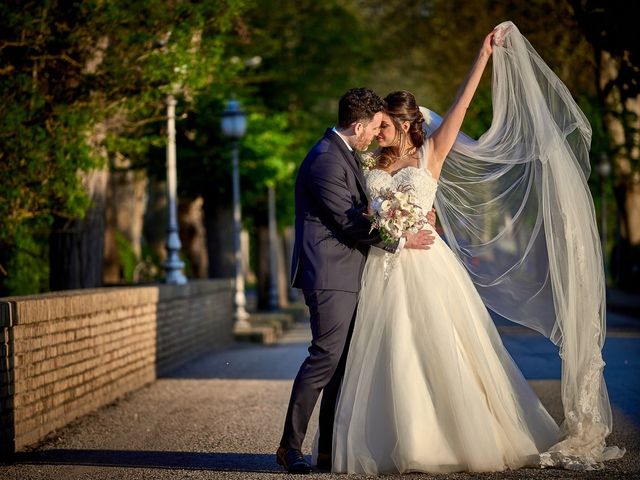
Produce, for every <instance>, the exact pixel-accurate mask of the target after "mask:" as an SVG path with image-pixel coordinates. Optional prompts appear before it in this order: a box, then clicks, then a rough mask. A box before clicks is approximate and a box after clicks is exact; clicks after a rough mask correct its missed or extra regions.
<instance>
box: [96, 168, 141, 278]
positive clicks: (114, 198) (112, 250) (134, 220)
mask: <svg viewBox="0 0 640 480" xmlns="http://www.w3.org/2000/svg"><path fill="white" fill-rule="evenodd" d="M128 163H129V162H128V161H125V162H124V163H120V164H119V165H116V166H117V167H119V168H120V169H124V168H127V167H129V165H128ZM147 183H148V182H147V176H146V174H145V172H144V171H140V170H118V171H115V172H111V173H110V175H109V183H108V193H107V199H108V200H107V208H106V226H105V246H104V273H103V275H104V277H103V279H104V282H105V283H120V282H122V281H123V280H124V281H135V280H136V279H135V278H133V277H132V278H125V274H124V268H123V267H124V262H126V261H128V262H131V261H134V259H123V258H122V254H123V252H120V251H119V249H118V244H117V241H116V233H119V234H121V235H122V236H123V237H124V238H125V239H126V240H127V242H128V243H129V246H130V247H131V253H133V255H135V264H136V265H135V266H137V265H138V264H139V263H140V260H141V256H142V227H143V223H144V221H143V219H144V213H145V207H146V205H145V192H146V188H147ZM131 267H132V266H131V265H130V266H129V269H131ZM133 272H135V269H133ZM133 272H130V274H131V275H133Z"/></svg>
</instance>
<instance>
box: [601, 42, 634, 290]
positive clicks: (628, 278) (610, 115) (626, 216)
mask: <svg viewBox="0 0 640 480" xmlns="http://www.w3.org/2000/svg"><path fill="white" fill-rule="evenodd" d="M618 75H619V65H618V60H617V59H615V58H614V57H612V56H611V55H610V54H609V53H608V52H606V51H601V52H600V55H599V69H598V90H599V93H600V99H601V102H602V103H603V105H604V108H605V115H604V125H605V128H606V130H607V132H608V134H609V138H610V141H611V151H612V159H613V164H614V173H615V176H614V181H615V186H614V191H615V197H616V203H617V208H618V214H619V219H620V220H619V221H620V225H619V232H620V237H619V242H618V243H617V244H616V246H615V248H614V258H613V262H612V270H613V272H614V277H615V278H616V279H617V283H618V284H619V286H620V287H621V288H625V289H635V290H638V289H640V175H639V173H638V171H637V167H636V168H634V164H635V165H637V164H638V162H640V152H639V145H640V140H639V139H638V135H639V133H638V132H639V131H640V97H638V96H637V97H635V98H629V99H627V100H626V101H624V103H623V101H622V96H621V92H620V91H619V90H618V88H617V86H616V83H615V80H616V78H617V77H618Z"/></svg>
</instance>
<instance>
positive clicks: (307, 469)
mask: <svg viewBox="0 0 640 480" xmlns="http://www.w3.org/2000/svg"><path fill="white" fill-rule="evenodd" d="M276 460H277V462H278V463H279V464H280V465H282V466H283V467H284V468H285V469H286V470H287V472H289V473H311V465H309V462H307V461H306V460H305V458H304V455H303V454H302V452H301V451H300V450H296V449H295V448H286V447H279V448H278V451H277V452H276Z"/></svg>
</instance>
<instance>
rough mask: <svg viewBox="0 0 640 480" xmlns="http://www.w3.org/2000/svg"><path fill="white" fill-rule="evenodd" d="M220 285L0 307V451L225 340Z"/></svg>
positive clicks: (79, 293) (223, 286)
mask: <svg viewBox="0 0 640 480" xmlns="http://www.w3.org/2000/svg"><path fill="white" fill-rule="evenodd" d="M232 288H233V286H232V283H231V281H230V280H207V281H195V282H191V283H189V284H187V285H182V286H178V285H157V286H149V287H127V288H103V289H95V290H76V291H67V292H59V293H52V294H46V295H37V296H25V297H13V298H5V299H0V328H1V329H2V330H1V332H2V337H1V339H0V426H1V429H2V430H1V433H0V453H2V454H5V455H6V454H10V453H13V452H14V451H17V450H20V449H21V448H22V447H24V446H26V445H28V444H31V443H34V442H37V441H39V440H41V439H42V438H44V437H45V436H46V435H47V434H48V433H50V432H52V431H53V430H55V429H57V428H60V427H62V426H63V425H65V424H67V423H69V422H70V421H72V420H73V419H75V418H77V417H79V416H81V415H84V414H87V413H89V412H91V411H93V410H95V409H97V408H99V407H101V406H103V405H106V404H108V403H110V402H112V401H113V400H115V399H116V398H118V397H120V396H122V395H124V394H126V393H128V392H131V391H133V390H135V389H137V388H140V387H142V386H143V385H145V384H148V383H150V382H152V381H154V380H155V379H156V378H157V376H159V375H162V374H163V373H165V372H168V371H170V370H171V369H173V368H176V367H177V366H178V365H180V364H181V363H184V362H185V361H187V360H189V359H191V358H193V357H195V356H197V355H198V354H201V353H203V352H204V351H206V350H208V349H211V348H216V347H222V346H225V345H228V344H229V343H231V342H232V340H233V332H232V325H233V318H232V315H233V291H232Z"/></svg>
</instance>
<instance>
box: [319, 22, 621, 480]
mask: <svg viewBox="0 0 640 480" xmlns="http://www.w3.org/2000/svg"><path fill="white" fill-rule="evenodd" d="M492 53H493V54H494V78H493V82H494V85H493V88H494V91H493V101H494V115H493V123H492V126H491V128H490V130H489V131H488V132H487V133H485V135H483V136H482V137H481V138H480V140H478V141H477V142H476V141H473V140H471V139H470V138H468V137H465V136H463V135H462V134H459V130H460V127H461V125H462V121H463V119H464V116H465V112H466V109H467V108H468V106H469V103H470V101H471V99H472V97H473V95H474V93H475V90H476V88H477V86H478V83H479V81H480V78H481V76H482V73H483V70H484V68H485V66H486V64H487V62H488V60H489V58H490V56H491V55H492ZM527 82H528V83H527ZM385 100H386V102H387V104H388V109H387V112H386V114H385V115H384V118H383V122H382V125H381V129H380V133H379V135H378V138H377V140H378V144H379V145H380V147H381V149H380V150H379V151H377V152H376V154H375V156H374V157H375V159H376V166H375V168H373V169H370V170H369V171H368V172H366V179H367V188H368V193H369V195H370V198H372V199H374V198H375V197H377V196H379V195H381V192H383V191H385V190H386V189H392V190H398V189H400V188H407V187H409V188H411V189H412V190H413V192H414V194H415V198H416V201H417V203H418V204H419V205H420V207H422V209H423V210H424V211H428V210H430V209H431V207H432V205H433V203H434V201H436V204H437V207H438V211H439V216H440V219H441V222H442V223H443V226H444V229H445V233H446V235H447V241H448V243H449V245H450V246H451V248H450V247H449V246H448V245H447V244H446V243H445V242H444V240H443V239H441V238H439V237H437V238H436V242H435V244H434V245H433V246H432V247H431V250H429V251H417V250H408V249H403V250H401V251H400V253H396V254H390V253H387V252H385V251H384V250H379V249H372V250H371V252H370V253H369V257H368V260H367V264H366V267H365V271H364V276H363V283H362V290H361V293H360V299H359V307H358V313H357V319H356V322H355V330H354V333H353V337H352V341H351V345H350V349H349V356H348V360H347V366H346V372H345V375H344V380H343V383H342V388H341V393H340V398H339V401H338V405H337V410H336V418H335V424H334V438H333V452H332V455H333V458H332V460H333V470H334V471H336V472H348V473H366V474H380V473H394V472H400V473H405V472H434V473H437V472H454V471H476V472H478V471H500V470H504V469H516V468H520V467H523V466H533V465H538V466H540V465H542V466H558V467H564V468H573V469H593V468H599V467H600V466H601V462H602V461H604V460H608V459H611V458H617V457H620V456H621V455H622V454H623V453H624V451H623V450H620V449H617V448H616V447H605V437H606V436H607V435H608V433H609V432H610V429H611V418H610V417H611V414H610V409H609V403H608V399H607V398H606V387H605V386H604V381H603V379H602V368H603V366H604V363H603V362H602V358H601V355H600V351H601V348H602V341H603V339H604V328H603V324H602V321H603V312H604V308H603V307H604V304H603V301H604V300H603V298H604V287H603V285H604V283H603V281H602V273H601V269H602V267H601V256H600V252H599V250H598V243H597V238H598V237H597V231H595V237H593V233H594V232H593V231H592V229H595V227H594V225H595V219H594V218H593V206H592V203H591V197H590V195H589V193H588V188H587V187H586V181H585V178H586V176H588V172H587V174H586V175H585V174H584V173H583V170H585V169H586V168H588V166H587V167H584V165H582V169H581V168H580V167H581V165H580V161H583V160H584V158H583V157H582V156H581V155H584V154H585V153H586V154H588V147H589V145H588V144H589V142H590V128H589V127H588V124H587V123H586V120H585V119H584V116H583V115H582V113H581V112H580V111H579V109H578V108H577V106H575V103H574V102H573V100H572V99H571V97H570V95H569V94H568V91H567V90H566V88H565V87H564V86H563V85H562V84H561V83H560V82H559V80H558V79H557V77H555V75H554V74H553V73H552V72H551V71H550V70H549V69H548V67H546V65H544V62H542V60H541V59H540V58H539V57H538V56H537V54H535V51H534V50H533V49H532V48H531V46H530V45H529V44H528V43H527V42H526V40H525V39H524V37H522V36H521V35H520V33H519V32H518V30H517V29H516V28H515V25H513V24H512V23H510V22H505V23H504V24H501V25H500V26H498V27H497V28H496V29H495V30H494V31H493V32H491V33H490V34H489V35H487V37H486V38H485V40H484V42H483V45H482V47H481V49H480V52H479V53H478V56H477V58H476V60H475V62H474V64H473V67H472V68H471V71H470V72H469V74H468V76H467V79H466V80H465V82H464V83H463V84H462V86H461V87H460V90H459V92H458V95H457V97H456V99H455V101H454V103H453V105H452V106H451V108H450V109H449V111H448V112H447V114H446V115H445V116H444V118H442V119H440V118H439V117H437V116H436V115H435V114H433V113H432V112H430V111H428V110H426V109H423V108H419V107H418V105H417V104H416V101H415V98H414V97H413V95H412V94H411V93H409V92H405V91H399V92H394V93H391V94H389V95H388V96H387V97H386V99H385ZM587 137H588V138H587ZM585 146H586V152H585V151H584V150H585ZM587 162H588V157H587ZM587 165H588V163H587ZM556 182H559V183H556ZM565 189H567V190H568V192H567V193H566V195H565V192H564V190H565ZM571 222H575V223H571ZM585 275H586V276H585ZM583 294H586V296H585V295H583ZM576 299H579V301H575V300H576ZM485 305H486V306H489V307H491V308H492V309H493V310H495V311H497V312H498V313H500V314H502V315H504V316H506V317H507V318H510V319H511V320H514V321H516V322H520V323H523V324H524V325H527V326H529V327H531V328H534V329H536V330H538V331H540V332H542V333H544V334H545V335H547V336H548V337H550V338H551V339H552V340H553V341H554V342H555V343H556V344H558V345H559V346H560V348H561V356H562V358H563V362H564V363H563V380H562V393H563V405H564V409H565V417H566V418H565V422H564V423H563V425H562V427H558V425H557V424H556V423H555V421H554V420H553V419H552V418H551V416H550V415H549V414H548V412H547V411H546V410H545V408H544V407H543V405H542V404H541V402H540V400H539V399H538V398H537V397H536V395H535V393H534V392H533V391H532V390H531V388H530V387H529V385H528V383H527V381H526V380H525V378H524V377H523V376H522V374H521V372H520V371H519V370H518V368H517V366H516V365H515V363H514V361H513V360H512V358H511V357H510V356H509V354H508V352H507V351H506V349H505V348H504V346H503V344H502V342H501V340H500V337H499V335H498V332H497V330H496V328H495V326H494V324H493V322H492V320H491V317H490V316H489V313H488V311H487V308H486V306H485Z"/></svg>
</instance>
